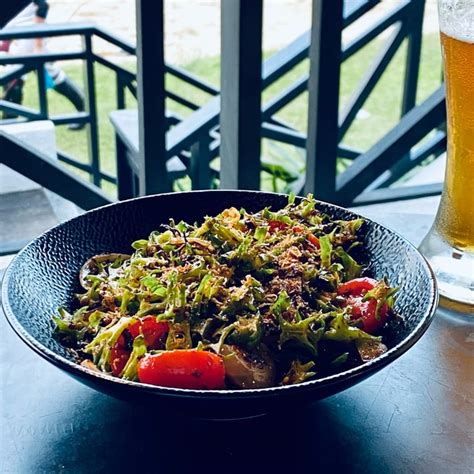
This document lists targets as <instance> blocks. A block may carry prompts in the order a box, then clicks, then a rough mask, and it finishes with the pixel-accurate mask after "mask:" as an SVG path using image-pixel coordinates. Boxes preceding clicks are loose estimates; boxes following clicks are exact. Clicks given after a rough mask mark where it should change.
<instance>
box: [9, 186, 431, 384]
mask: <svg viewBox="0 0 474 474" xmlns="http://www.w3.org/2000/svg"><path fill="white" fill-rule="evenodd" d="M286 202H287V197H286V196H283V195H278V194H271V193H259V192H246V191H200V192H189V193H175V194H164V195H158V196H150V197H146V198H140V199H135V200H131V201H125V202H121V203H118V204H114V205H110V206H106V207H104V208H100V209H97V210H94V211H91V212H88V213H86V214H84V215H82V216H79V217H77V218H75V219H73V220H71V221H68V222H66V223H64V224H61V225H59V226H57V227H55V228H53V229H51V230H50V231H48V232H46V233H45V234H43V235H41V236H40V237H38V238H37V239H36V240H34V241H33V242H32V243H30V244H29V245H28V246H27V247H26V248H25V249H24V250H23V251H22V252H20V253H19V254H18V256H17V257H16V258H15V259H14V261H13V263H12V264H11V266H10V267H9V269H8V271H7V273H6V275H5V280H4V286H3V301H4V305H5V311H6V314H7V317H8V318H9V320H10V323H11V324H12V325H13V327H14V329H15V330H16V331H17V332H18V333H19V334H20V336H21V337H22V338H23V339H25V340H26V342H28V343H29V344H30V345H33V346H34V348H35V349H36V350H38V351H39V352H43V353H44V352H46V353H49V356H51V354H54V355H56V357H57V356H59V357H57V360H56V362H58V360H59V362H61V360H62V361H65V360H69V361H73V358H72V356H71V354H70V353H69V352H68V351H67V350H66V349H65V348H64V347H63V346H61V345H60V344H59V343H58V342H56V341H55V340H54V339H53V338H52V337H51V334H52V330H53V324H52V321H51V316H52V315H53V314H55V313H56V311H57V308H58V307H59V306H69V305H71V304H72V303H73V302H74V299H75V296H74V295H75V293H76V292H79V291H80V287H79V283H78V277H77V275H78V271H79V269H80V267H81V266H82V264H83V263H84V262H85V260H87V259H88V258H90V257H91V256H92V255H95V254H99V253H106V252H123V253H130V243H131V242H132V241H134V240H136V239H140V238H146V237H147V236H148V234H149V233H150V232H151V231H153V230H155V229H156V228H157V227H158V226H159V225H160V224H162V223H167V222H168V220H169V218H174V219H175V221H179V220H181V219H183V220H186V221H191V222H193V221H199V220H201V219H202V218H203V217H204V216H205V215H212V214H216V213H218V212H220V211H222V210H223V209H225V208H227V207H230V206H234V207H237V208H240V207H245V208H246V209H247V210H249V211H258V210H259V209H262V208H263V207H265V206H272V207H273V208H274V209H278V208H281V207H282V206H284V205H285V204H286ZM318 208H319V209H321V210H322V211H323V212H326V213H328V214H329V215H331V216H332V217H333V218H336V219H352V218H356V217H358V216H357V215H356V214H354V213H352V212H350V211H347V210H345V209H342V208H339V207H336V206H332V205H329V204H325V203H319V204H318ZM365 244H366V247H367V252H368V260H369V262H370V263H369V268H370V271H371V273H372V274H373V275H374V277H376V278H382V277H387V279H388V281H389V283H390V285H392V286H397V287H399V288H400V291H399V296H398V299H397V302H396V310H397V311H398V312H399V313H400V314H401V315H403V317H404V319H405V322H404V324H403V325H402V326H401V327H400V328H399V329H398V330H397V331H396V333H394V334H393V335H391V340H390V341H389V348H391V350H390V351H389V352H388V353H387V354H385V355H384V356H382V357H385V356H387V357H389V358H390V354H394V353H396V352H397V351H399V352H400V349H401V348H403V347H404V346H409V345H411V344H410V339H413V338H414V337H415V335H416V334H417V333H419V334H418V336H417V337H416V338H415V339H417V338H418V337H419V336H421V334H422V333H423V332H424V330H425V329H426V327H427V325H428V324H429V322H430V320H431V317H432V315H433V313H434V309H435V306H436V301H437V292H436V284H435V282H434V279H433V277H432V274H431V270H430V269H429V267H428V265H427V264H426V262H425V260H424V259H423V257H421V255H420V254H419V253H418V252H417V251H416V249H415V248H414V247H413V246H412V245H411V244H409V243H408V242H407V241H406V240H404V239H403V238H402V237H400V236H399V235H397V234H395V233H393V232H392V231H390V230H388V229H386V228H384V227H382V226H380V225H379V224H376V223H374V222H371V221H368V224H367V233H366V239H365ZM403 351H404V350H402V352H403ZM387 363H388V362H387ZM80 369H81V370H85V369H82V368H80ZM101 375H102V374H101ZM338 376H339V377H344V372H343V373H341V374H338ZM114 380H117V379H114ZM316 382H319V381H316ZM312 383H314V382H306V384H312ZM302 385H304V384H302Z"/></svg>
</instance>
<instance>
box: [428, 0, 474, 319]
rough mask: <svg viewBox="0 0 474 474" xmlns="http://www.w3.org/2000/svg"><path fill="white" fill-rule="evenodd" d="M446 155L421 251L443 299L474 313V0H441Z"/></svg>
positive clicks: (461, 309) (454, 306)
mask: <svg viewBox="0 0 474 474" xmlns="http://www.w3.org/2000/svg"><path fill="white" fill-rule="evenodd" d="M438 11H439V24H440V36H441V49H442V54H443V63H444V77H445V84H446V109H447V138H448V152H447V153H448V154H447V165H446V175H445V182H444V189H443V195H442V197H441V203H440V206H439V209H438V214H437V216H436V220H435V222H434V224H433V227H432V229H431V230H430V232H429V234H428V235H427V236H426V237H425V239H424V241H423V243H422V244H421V247H420V250H421V251H422V252H423V253H424V255H425V256H426V257H427V258H428V260H429V261H430V263H431V266H432V267H433V270H434V271H435V273H436V276H437V279H438V284H439V289H440V294H441V297H442V300H441V304H442V305H443V303H444V305H445V306H448V307H449V306H450V307H453V308H454V309H457V310H460V311H463V312H468V313H473V312H474V0H438Z"/></svg>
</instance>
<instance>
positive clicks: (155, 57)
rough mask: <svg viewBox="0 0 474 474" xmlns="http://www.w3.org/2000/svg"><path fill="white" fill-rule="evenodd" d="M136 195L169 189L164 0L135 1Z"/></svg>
mask: <svg viewBox="0 0 474 474" xmlns="http://www.w3.org/2000/svg"><path fill="white" fill-rule="evenodd" d="M135 5H136V19H137V60H138V71H137V99H138V137H139V145H138V165H139V175H138V180H139V195H141V196H144V195H146V194H154V193H162V192H167V191H171V183H170V182H169V181H168V177H167V173H166V142H165V137H166V116H165V58H164V14H163V0H156V1H154V2H148V1H146V0H136V2H135Z"/></svg>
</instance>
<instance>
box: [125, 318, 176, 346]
mask: <svg viewBox="0 0 474 474" xmlns="http://www.w3.org/2000/svg"><path fill="white" fill-rule="evenodd" d="M128 332H129V333H130V335H131V336H132V338H133V339H135V338H136V337H137V336H138V335H139V334H140V333H142V334H143V337H144V338H145V344H146V346H147V347H148V348H149V349H162V348H164V345H165V342H166V336H167V335H168V332H169V325H168V323H167V322H166V321H157V320H156V317H155V316H145V317H144V318H143V319H142V320H140V321H136V322H135V323H133V324H131V325H130V326H129V328H128Z"/></svg>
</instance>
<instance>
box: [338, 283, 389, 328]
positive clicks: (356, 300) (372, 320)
mask: <svg viewBox="0 0 474 474" xmlns="http://www.w3.org/2000/svg"><path fill="white" fill-rule="evenodd" d="M376 285H377V280H374V279H373V278H355V279H354V280H350V281H348V282H346V283H343V284H342V285H341V286H340V287H339V288H338V290H337V293H338V294H339V295H347V299H346V301H345V303H344V306H350V307H351V312H352V318H351V319H353V320H359V321H360V323H361V328H362V329H363V330H364V331H365V332H368V333H369V334H372V333H373V332H376V331H377V330H378V329H380V328H381V327H382V326H383V325H384V324H385V322H386V321H387V317H388V306H387V303H384V304H383V305H382V307H381V308H379V311H378V314H377V300H376V299H374V298H370V299H368V300H366V301H364V295H365V294H366V293H367V291H369V290H371V289H372V288H374V287H375V286H376Z"/></svg>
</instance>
